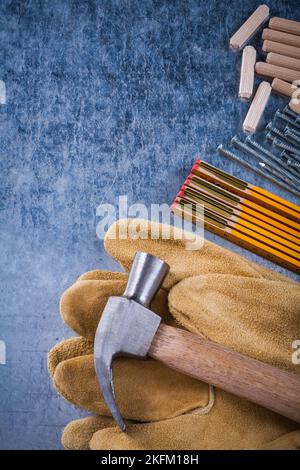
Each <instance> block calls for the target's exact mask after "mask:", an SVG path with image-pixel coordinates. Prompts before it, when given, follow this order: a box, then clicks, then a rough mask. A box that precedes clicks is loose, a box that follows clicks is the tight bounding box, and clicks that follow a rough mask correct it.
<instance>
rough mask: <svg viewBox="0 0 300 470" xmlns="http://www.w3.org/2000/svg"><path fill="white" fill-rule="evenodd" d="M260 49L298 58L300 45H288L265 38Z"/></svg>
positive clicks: (299, 56)
mask: <svg viewBox="0 0 300 470" xmlns="http://www.w3.org/2000/svg"><path fill="white" fill-rule="evenodd" d="M262 49H263V51H264V52H276V53H277V54H281V55H287V56H288V57H294V58H295V59H300V47H294V46H288V45H287V44H281V43H280V42H274V41H268V40H266V41H264V43H263V46H262Z"/></svg>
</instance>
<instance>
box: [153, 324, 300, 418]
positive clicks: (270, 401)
mask: <svg viewBox="0 0 300 470" xmlns="http://www.w3.org/2000/svg"><path fill="white" fill-rule="evenodd" d="M149 356H150V357H152V358H153V359H156V360H158V361H160V362H162V363H163V364H165V365H167V366H168V367H170V368H172V369H175V370H177V371H179V372H182V373H184V374H186V375H189V376H191V377H194V378H196V379H199V380H203V381H204V382H207V383H209V384H212V385H215V386H216V387H219V388H221V389H223V390H225V391H227V392H229V393H232V394H234V395H237V396H239V397H242V398H246V399H247V400H250V401H252V402H254V403H257V404H258V405H261V406H263V407H265V408H267V409H269V410H272V411H274V412H275V413H279V414H280V415H283V416H285V417H287V418H290V419H292V420H293V421H296V422H298V423H299V422H300V376H297V375H295V374H291V373H288V372H285V371H283V370H281V369H278V368H275V367H272V366H270V365H268V364H265V363H263V362H260V361H257V360H255V359H252V358H250V357H247V356H243V355H242V354H239V353H237V352H235V351H233V350H231V349H227V348H225V347H224V346H221V345H219V344H217V343H215V342H213V341H209V340H207V339H205V338H202V337H200V336H196V335H195V334H193V333H190V332H188V331H184V330H180V329H178V328H174V327H172V326H168V325H164V324H161V325H160V326H159V328H158V330H157V333H156V335H155V337H154V339H153V342H152V344H151V347H150V350H149Z"/></svg>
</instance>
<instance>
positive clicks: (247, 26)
mask: <svg viewBox="0 0 300 470" xmlns="http://www.w3.org/2000/svg"><path fill="white" fill-rule="evenodd" d="M269 16H270V9H269V7H268V6H267V5H260V6H259V7H258V8H257V9H256V10H255V11H254V12H253V13H252V15H251V16H249V18H248V19H247V21H245V23H244V24H243V25H242V26H241V27H240V28H239V29H238V30H237V32H236V33H235V34H234V35H233V36H232V37H231V38H230V42H229V44H230V47H232V48H233V49H237V50H239V49H242V48H243V47H244V45H245V44H246V43H247V42H248V41H249V39H250V38H251V37H252V36H253V34H254V33H255V32H256V31H257V30H258V28H259V27H260V26H261V25H262V24H263V23H265V21H267V19H268V18H269Z"/></svg>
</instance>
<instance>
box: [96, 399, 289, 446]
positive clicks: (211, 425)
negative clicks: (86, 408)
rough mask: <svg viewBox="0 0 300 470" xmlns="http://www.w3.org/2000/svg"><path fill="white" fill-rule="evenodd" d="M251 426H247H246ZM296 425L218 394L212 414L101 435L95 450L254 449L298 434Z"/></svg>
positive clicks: (136, 425) (184, 417) (105, 432)
mask: <svg viewBox="0 0 300 470" xmlns="http://www.w3.org/2000/svg"><path fill="white" fill-rule="evenodd" d="M245 423H247V425H245ZM295 426H297V424H296V423H293V422H292V421H289V420H287V419H285V418H283V417H281V416H279V415H277V414H275V413H273V412H271V411H268V410H265V409H263V408H261V407H259V406H258V405H255V404H253V403H250V402H248V401H247V400H242V399H239V398H237V397H235V396H233V395H230V394H228V393H226V392H223V391H221V390H217V400H216V404H215V406H214V407H213V408H212V411H211V412H210V413H208V414H204V415H201V414H200V415H198V414H185V415H181V416H178V417H174V418H172V419H167V420H164V421H159V422H155V423H145V424H137V423H135V424H129V425H128V428H127V431H126V433H124V432H122V431H120V430H119V429H118V428H116V427H113V428H112V427H111V428H106V429H102V430H99V431H97V432H96V433H95V434H94V435H93V437H92V439H91V441H90V448H91V449H92V450H120V449H123V450H125V449H126V450H127V449H128V450H131V449H132V450H149V449H151V450H175V449H176V450H195V449H199V450H200V449H201V450H208V449H213V450H234V449H240V450H241V449H250V448H257V447H258V446H260V445H263V443H264V442H270V441H271V440H274V439H277V438H279V436H282V435H284V434H286V433H289V432H292V431H294V430H295Z"/></svg>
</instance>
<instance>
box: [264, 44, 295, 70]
mask: <svg viewBox="0 0 300 470" xmlns="http://www.w3.org/2000/svg"><path fill="white" fill-rule="evenodd" d="M299 38H300V36H299ZM266 62H267V63H268V64H272V65H278V67H284V68H287V69H292V70H298V71H300V59H294V58H293V57H287V56H286V55H281V54H276V52H269V53H268V55H267V58H266Z"/></svg>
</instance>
